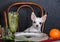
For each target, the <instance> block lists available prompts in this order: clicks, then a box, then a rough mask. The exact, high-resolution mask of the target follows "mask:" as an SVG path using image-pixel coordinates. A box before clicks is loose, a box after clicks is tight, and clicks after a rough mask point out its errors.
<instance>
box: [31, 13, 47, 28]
mask: <svg viewBox="0 0 60 42" xmlns="http://www.w3.org/2000/svg"><path fill="white" fill-rule="evenodd" d="M46 17H47V15H46V14H45V15H44V16H42V17H41V18H40V17H36V15H35V13H34V12H32V14H31V20H32V22H33V26H34V27H36V28H41V26H42V24H43V23H44V22H45V21H46Z"/></svg>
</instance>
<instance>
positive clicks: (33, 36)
mask: <svg viewBox="0 0 60 42" xmlns="http://www.w3.org/2000/svg"><path fill="white" fill-rule="evenodd" d="M47 39H48V36H47V35H46V34H45V33H24V32H20V33H15V40H16V41H27V40H28V41H42V40H47Z"/></svg>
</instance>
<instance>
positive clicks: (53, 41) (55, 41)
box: [0, 39, 60, 42]
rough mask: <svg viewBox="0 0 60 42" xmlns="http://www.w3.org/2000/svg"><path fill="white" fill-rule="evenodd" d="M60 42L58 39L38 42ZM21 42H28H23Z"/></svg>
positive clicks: (0, 40) (0, 41)
mask: <svg viewBox="0 0 60 42" xmlns="http://www.w3.org/2000/svg"><path fill="white" fill-rule="evenodd" d="M57 41H58V42H60V39H59V40H53V39H48V40H45V41H40V42H57ZM0 42H2V39H0ZM17 42H20V41H17ZM23 42H28V41H23Z"/></svg>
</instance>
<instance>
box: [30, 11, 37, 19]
mask: <svg viewBox="0 0 60 42" xmlns="http://www.w3.org/2000/svg"><path fill="white" fill-rule="evenodd" d="M35 18H36V15H35V13H34V12H32V14H31V20H34V19H35Z"/></svg>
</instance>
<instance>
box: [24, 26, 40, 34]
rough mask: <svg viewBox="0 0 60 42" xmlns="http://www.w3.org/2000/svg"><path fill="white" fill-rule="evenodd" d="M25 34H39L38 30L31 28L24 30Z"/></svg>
mask: <svg viewBox="0 0 60 42" xmlns="http://www.w3.org/2000/svg"><path fill="white" fill-rule="evenodd" d="M25 31H26V32H32V33H39V32H41V31H40V30H39V29H36V28H34V27H33V26H31V27H30V28H28V29H26V30H25Z"/></svg>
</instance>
